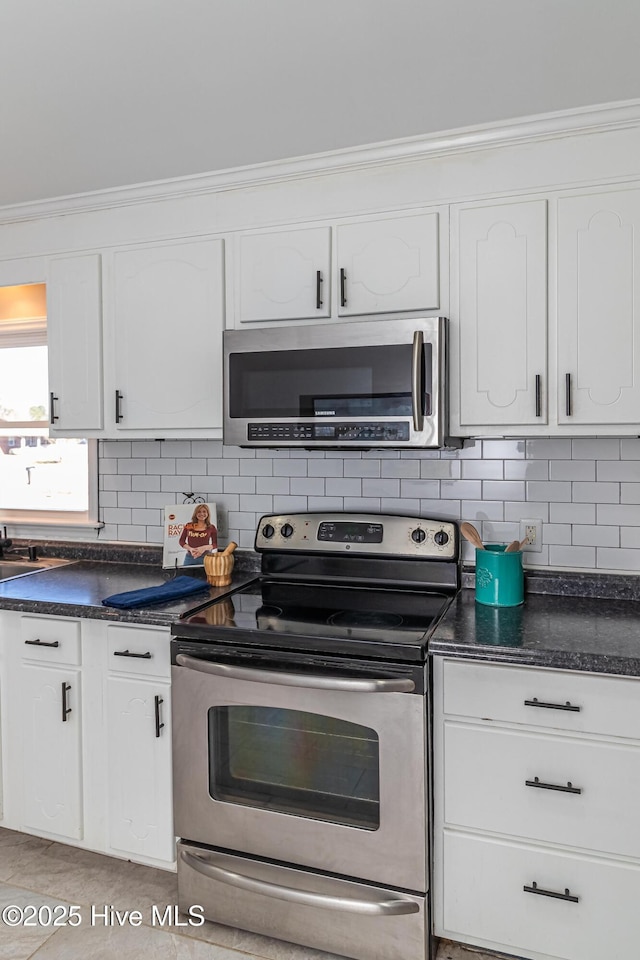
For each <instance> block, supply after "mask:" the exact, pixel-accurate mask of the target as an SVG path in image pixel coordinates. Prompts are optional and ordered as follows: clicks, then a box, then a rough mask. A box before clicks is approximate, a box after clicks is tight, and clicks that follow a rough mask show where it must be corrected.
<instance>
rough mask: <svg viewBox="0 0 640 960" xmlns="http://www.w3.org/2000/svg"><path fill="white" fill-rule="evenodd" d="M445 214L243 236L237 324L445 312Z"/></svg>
mask: <svg viewBox="0 0 640 960" xmlns="http://www.w3.org/2000/svg"><path fill="white" fill-rule="evenodd" d="M442 226H443V225H442V222H441V211H439V210H433V211H430V212H423V211H417V212H416V213H412V214H406V215H402V216H389V215H385V216H379V217H375V218H372V219H367V220H362V219H360V220H354V221H349V222H346V221H345V222H343V223H339V224H335V223H334V224H331V225H330V224H326V225H323V226H318V227H308V228H305V227H300V228H299V229H295V230H279V231H271V232H260V233H244V234H240V235H239V236H238V238H237V240H236V241H235V244H236V245H235V271H234V288H233V289H234V301H235V302H234V312H235V318H236V324H237V325H240V324H243V323H250V322H253V321H272V322H277V321H282V320H316V319H319V320H322V319H326V318H330V317H333V318H334V319H335V318H338V317H348V316H360V315H363V314H369V313H372V314H374V313H400V312H407V311H418V310H425V311H426V310H440V309H441V308H442V301H441V290H440V272H441V267H442V265H441V261H440V230H441V228H442Z"/></svg>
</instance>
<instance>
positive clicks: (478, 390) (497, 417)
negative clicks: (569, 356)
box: [452, 200, 548, 433]
mask: <svg viewBox="0 0 640 960" xmlns="http://www.w3.org/2000/svg"><path fill="white" fill-rule="evenodd" d="M453 213H454V216H453V263H452V317H453V318H454V320H455V321H456V322H455V323H454V325H453V331H452V333H453V340H454V343H453V345H454V356H455V358H456V360H457V365H456V370H455V373H456V375H457V377H458V378H459V391H458V392H457V397H458V398H459V424H458V426H459V427H460V429H461V431H462V432H463V433H464V432H465V430H466V431H467V432H470V431H472V430H473V429H474V428H477V427H481V426H484V425H500V426H507V425H508V426H521V425H524V424H546V423H547V402H546V393H547V388H548V384H547V203H546V201H545V200H532V201H525V202H519V203H500V204H481V205H475V206H470V205H464V206H460V207H457V208H455V209H454V212H453ZM452 366H453V364H452ZM452 372H453V371H452Z"/></svg>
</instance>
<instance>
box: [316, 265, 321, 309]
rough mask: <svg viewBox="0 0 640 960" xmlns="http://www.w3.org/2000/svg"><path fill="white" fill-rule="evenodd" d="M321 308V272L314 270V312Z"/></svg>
mask: <svg viewBox="0 0 640 960" xmlns="http://www.w3.org/2000/svg"><path fill="white" fill-rule="evenodd" d="M321 306H322V271H321V270H316V310H319V309H320V307H321Z"/></svg>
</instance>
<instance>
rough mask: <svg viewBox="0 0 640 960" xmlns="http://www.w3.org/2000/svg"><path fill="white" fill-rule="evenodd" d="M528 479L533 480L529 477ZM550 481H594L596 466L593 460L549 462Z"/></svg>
mask: <svg viewBox="0 0 640 960" xmlns="http://www.w3.org/2000/svg"><path fill="white" fill-rule="evenodd" d="M530 479H533V477H531V478H530ZM549 479H550V480H595V479H596V465H595V461H593V460H550V461H549Z"/></svg>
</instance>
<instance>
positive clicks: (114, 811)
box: [106, 677, 175, 863]
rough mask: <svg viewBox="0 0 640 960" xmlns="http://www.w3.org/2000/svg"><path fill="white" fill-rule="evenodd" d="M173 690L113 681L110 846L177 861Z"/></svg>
mask: <svg viewBox="0 0 640 960" xmlns="http://www.w3.org/2000/svg"><path fill="white" fill-rule="evenodd" d="M170 694H171V688H170V686H169V684H167V683H158V682H152V681H149V680H137V679H127V678H124V677H109V678H108V679H107V711H106V724H107V741H108V747H107V783H108V787H107V791H108V795H107V804H108V814H107V822H108V844H109V847H110V848H111V849H113V850H114V851H117V852H121V853H129V854H133V855H136V854H137V855H142V856H144V857H150V858H153V859H156V860H165V861H167V862H169V863H170V862H172V861H173V860H175V838H174V835H173V799H172V782H171V723H170V720H171V695H170Z"/></svg>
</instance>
